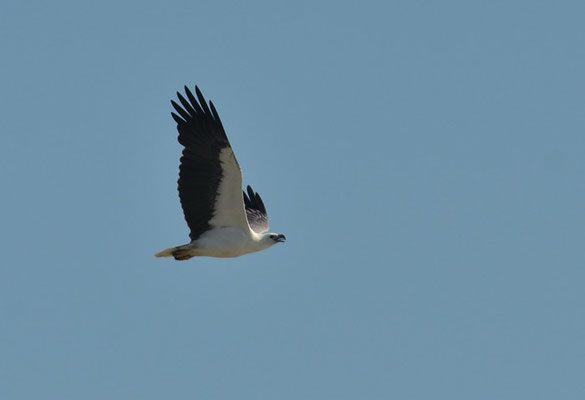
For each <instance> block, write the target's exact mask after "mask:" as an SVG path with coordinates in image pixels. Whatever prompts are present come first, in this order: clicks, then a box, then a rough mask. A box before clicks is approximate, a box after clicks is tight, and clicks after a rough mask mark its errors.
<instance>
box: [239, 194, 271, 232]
mask: <svg viewBox="0 0 585 400" xmlns="http://www.w3.org/2000/svg"><path fill="white" fill-rule="evenodd" d="M246 189H247V191H248V193H246V192H243V193H244V205H245V206H246V217H248V224H249V225H250V228H252V229H253V230H254V232H256V233H262V232H266V231H267V230H268V228H269V221H268V213H267V212H266V207H265V206H264V202H263V201H262V198H261V197H260V195H259V194H258V193H257V192H254V190H253V189H252V187H251V186H250V185H248V187H247V188H246Z"/></svg>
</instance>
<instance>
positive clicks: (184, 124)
mask: <svg viewBox="0 0 585 400" xmlns="http://www.w3.org/2000/svg"><path fill="white" fill-rule="evenodd" d="M195 93H196V94H197V99H196V98H195V96H193V94H192V93H191V91H190V90H189V88H188V87H187V86H185V94H186V96H187V98H185V97H183V95H181V94H180V93H178V92H177V97H178V99H179V102H180V103H181V105H182V107H181V106H180V105H179V104H177V103H176V102H175V101H172V100H171V103H172V105H173V107H174V108H175V110H176V111H177V113H171V115H172V116H173V119H174V120H175V121H176V122H177V130H178V131H179V143H181V144H182V145H183V146H185V148H184V149H183V156H182V157H181V163H180V165H179V182H178V184H179V198H180V200H181V206H182V207H183V213H184V215H185V220H186V221H187V225H189V229H190V230H191V233H190V234H189V237H190V238H191V240H192V241H193V240H196V239H198V238H199V236H201V234H202V233H203V232H206V231H207V230H209V229H210V228H216V227H236V228H240V229H249V226H248V222H247V218H246V213H245V210H244V202H243V198H242V171H241V169H240V166H239V164H238V161H237V160H236V156H235V155H234V152H233V150H232V147H231V145H230V142H229V140H228V138H227V135H226V133H225V130H224V128H223V125H222V123H221V120H220V119H219V115H218V113H217V111H216V109H215V107H214V106H213V103H212V102H209V106H208V105H207V102H206V101H205V98H204V97H203V94H202V93H201V91H200V90H199V88H198V87H197V86H195Z"/></svg>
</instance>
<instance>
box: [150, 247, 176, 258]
mask: <svg viewBox="0 0 585 400" xmlns="http://www.w3.org/2000/svg"><path fill="white" fill-rule="evenodd" d="M176 249H177V248H176V247H169V248H168V249H164V250H163V251H159V252H158V253H156V254H155V255H154V256H155V257H172V256H173V251H175V250H176Z"/></svg>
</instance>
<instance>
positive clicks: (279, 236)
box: [276, 235, 286, 243]
mask: <svg viewBox="0 0 585 400" xmlns="http://www.w3.org/2000/svg"><path fill="white" fill-rule="evenodd" d="M276 241H277V242H278V243H284V242H285V241H286V236H284V235H278V236H277V237H276Z"/></svg>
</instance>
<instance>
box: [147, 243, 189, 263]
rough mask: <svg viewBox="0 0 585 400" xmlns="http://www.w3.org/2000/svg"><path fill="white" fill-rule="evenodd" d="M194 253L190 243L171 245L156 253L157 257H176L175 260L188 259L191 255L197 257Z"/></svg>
mask: <svg viewBox="0 0 585 400" xmlns="http://www.w3.org/2000/svg"><path fill="white" fill-rule="evenodd" d="M195 255H196V254H193V248H192V247H191V245H189V244H184V245H182V246H177V247H169V248H168V249H164V250H163V251H160V252H158V253H156V254H155V255H154V256H155V257H175V260H188V259H190V258H191V257H195Z"/></svg>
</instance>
